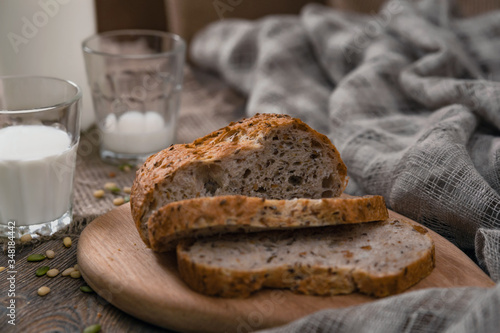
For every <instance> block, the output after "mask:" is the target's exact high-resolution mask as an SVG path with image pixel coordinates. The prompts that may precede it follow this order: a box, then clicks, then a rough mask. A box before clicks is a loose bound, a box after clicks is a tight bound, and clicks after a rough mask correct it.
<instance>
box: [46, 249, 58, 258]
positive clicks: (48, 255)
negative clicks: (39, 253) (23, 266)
mask: <svg viewBox="0 0 500 333" xmlns="http://www.w3.org/2000/svg"><path fill="white" fill-rule="evenodd" d="M45 255H46V256H47V258H49V259H54V257H55V256H56V253H55V252H54V251H52V250H47V251H45Z"/></svg>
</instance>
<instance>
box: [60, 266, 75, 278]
mask: <svg viewBox="0 0 500 333" xmlns="http://www.w3.org/2000/svg"><path fill="white" fill-rule="evenodd" d="M74 271H75V269H74V268H73V267H70V268H66V269H65V270H64V271H63V272H62V273H61V275H62V276H68V275H70V274H71V273H72V272H74Z"/></svg>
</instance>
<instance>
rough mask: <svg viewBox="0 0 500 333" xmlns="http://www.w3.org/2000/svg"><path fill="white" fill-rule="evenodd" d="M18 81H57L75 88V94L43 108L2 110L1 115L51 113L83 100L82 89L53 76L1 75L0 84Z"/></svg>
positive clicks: (0, 110) (68, 81) (71, 82)
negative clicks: (6, 81)
mask: <svg viewBox="0 0 500 333" xmlns="http://www.w3.org/2000/svg"><path fill="white" fill-rule="evenodd" d="M17 79H29V80H30V79H39V80H40V79H41V80H46V81H57V82H61V83H65V84H67V85H69V86H71V87H73V88H75V94H74V95H73V96H72V97H70V98H66V99H64V100H63V101H62V102H60V103H57V104H53V105H47V106H41V107H36V108H30V109H23V110H3V109H0V115H2V114H3V115H7V114H23V113H25V114H27V113H36V112H43V111H49V110H54V109H59V108H62V107H65V106H69V105H71V104H74V103H75V102H78V100H80V99H81V98H82V90H81V89H80V87H79V86H78V85H77V84H76V83H74V82H73V81H70V80H65V79H60V78H57V77H52V76H43V75H5V76H1V75H0V82H1V81H5V80H17Z"/></svg>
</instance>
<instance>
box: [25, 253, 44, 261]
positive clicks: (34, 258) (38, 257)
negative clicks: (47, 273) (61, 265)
mask: <svg viewBox="0 0 500 333" xmlns="http://www.w3.org/2000/svg"><path fill="white" fill-rule="evenodd" d="M26 259H27V260H28V261H42V260H45V256H44V255H43V254H38V253H37V254H32V255H30V256H28V258H26Z"/></svg>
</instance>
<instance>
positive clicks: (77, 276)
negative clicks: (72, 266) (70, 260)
mask: <svg viewBox="0 0 500 333" xmlns="http://www.w3.org/2000/svg"><path fill="white" fill-rule="evenodd" d="M69 276H71V277H72V278H73V279H79V278H81V277H82V273H80V271H73V272H71V273H70V274H69Z"/></svg>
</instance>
